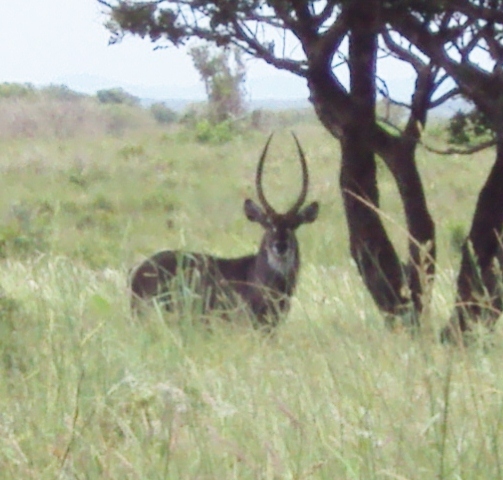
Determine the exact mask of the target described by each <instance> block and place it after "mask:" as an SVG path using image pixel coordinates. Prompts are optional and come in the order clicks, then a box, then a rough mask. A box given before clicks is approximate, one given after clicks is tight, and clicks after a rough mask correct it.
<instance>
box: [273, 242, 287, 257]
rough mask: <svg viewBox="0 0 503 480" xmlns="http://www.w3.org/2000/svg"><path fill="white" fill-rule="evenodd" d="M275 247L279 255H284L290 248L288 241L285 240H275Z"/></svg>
mask: <svg viewBox="0 0 503 480" xmlns="http://www.w3.org/2000/svg"><path fill="white" fill-rule="evenodd" d="M273 248H274V251H275V252H276V254H277V255H284V254H285V253H286V251H287V249H288V243H287V242H285V241H277V242H274V244H273Z"/></svg>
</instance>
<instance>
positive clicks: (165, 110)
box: [150, 102, 178, 125]
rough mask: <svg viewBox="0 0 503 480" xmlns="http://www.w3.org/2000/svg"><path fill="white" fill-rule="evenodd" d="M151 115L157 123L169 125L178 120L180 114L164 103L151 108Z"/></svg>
mask: <svg viewBox="0 0 503 480" xmlns="http://www.w3.org/2000/svg"><path fill="white" fill-rule="evenodd" d="M150 113H151V114H152V116H153V117H154V118H155V120H156V121H157V123H160V124H164V125H167V124H169V123H174V122H176V121H177V120H178V114H177V113H176V112H175V111H174V110H172V109H171V108H169V107H168V106H167V105H166V104H165V103H164V102H156V103H153V104H152V105H151V106H150Z"/></svg>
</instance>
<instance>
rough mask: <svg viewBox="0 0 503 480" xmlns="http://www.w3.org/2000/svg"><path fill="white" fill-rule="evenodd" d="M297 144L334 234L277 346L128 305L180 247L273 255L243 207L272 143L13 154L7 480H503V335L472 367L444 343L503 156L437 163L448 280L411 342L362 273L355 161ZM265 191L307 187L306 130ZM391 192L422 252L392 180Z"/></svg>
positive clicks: (311, 241) (6, 149) (3, 341)
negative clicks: (138, 265) (345, 188)
mask: <svg viewBox="0 0 503 480" xmlns="http://www.w3.org/2000/svg"><path fill="white" fill-rule="evenodd" d="M296 131H297V134H298V135H299V137H300V140H301V142H302V144H303V146H304V148H305V151H306V154H307V157H308V162H309V168H310V173H311V190H310V194H309V195H310V198H313V199H315V198H316V199H319V200H320V201H321V215H320V219H319V220H318V221H317V222H316V223H315V224H313V225H312V226H308V227H305V228H303V229H301V230H300V232H299V237H300V238H299V241H300V244H301V253H302V261H303V266H302V270H301V278H300V283H299V288H298V290H297V294H296V296H295V298H294V301H293V308H292V311H291V313H290V314H289V316H288V318H287V319H286V321H285V322H284V323H283V324H282V325H281V326H280V327H279V328H278V330H277V331H276V333H275V335H273V336H272V337H265V336H263V335H261V334H260V333H259V332H256V331H254V330H252V329H249V328H246V327H245V326H243V325H233V324H228V323H225V322H222V321H219V319H217V318H215V319H214V322H212V328H211V330H209V329H208V328H207V327H205V326H204V325H202V324H201V323H200V322H198V319H197V318H192V317H190V316H189V315H182V316H181V318H174V317H173V316H172V315H171V316H170V315H164V314H163V313H162V312H160V311H156V310H152V311H151V312H149V314H148V315H147V316H146V317H145V318H144V319H142V320H141V321H140V320H138V319H135V318H133V317H132V316H131V315H130V312H129V299H128V295H127V289H126V279H127V271H128V269H129V267H130V266H132V265H133V264H134V263H135V262H136V261H138V260H140V259H141V258H144V257H145V256H146V255H149V254H151V253H152V252H154V251H155V250H157V249H160V248H184V249H189V250H195V251H203V252H211V253H214V254H218V255H227V256H233V255H241V254H245V253H248V252H250V251H253V249H255V248H257V242H258V239H259V236H260V230H259V228H258V227H256V226H255V225H252V224H250V223H249V222H247V221H246V219H245V217H244V215H243V213H242V202H243V200H244V199H245V198H246V197H247V196H252V197H253V196H254V195H255V192H254V186H253V178H254V172H255V166H256V162H257V158H258V155H259V153H260V149H261V147H262V144H263V142H264V141H265V138H264V136H263V134H259V133H253V132H251V133H249V135H247V136H241V137H238V138H236V139H235V140H234V141H232V142H231V143H229V144H226V145H223V146H215V145H213V146H211V145H210V146H208V145H204V146H202V145H198V144H195V143H193V142H192V141H190V139H187V138H185V137H180V136H179V135H178V134H177V133H176V132H169V131H160V130H156V129H153V130H152V131H151V132H144V131H143V132H142V131H140V132H134V131H133V132H131V133H130V134H128V135H127V136H126V137H123V138H117V137H116V136H109V135H97V136H93V137H91V138H89V137H86V136H84V135H82V136H75V137H71V138H61V139H55V138H54V137H49V138H48V137H45V138H44V137H42V138H40V137H34V138H32V139H30V140H27V139H25V138H17V139H12V138H7V139H0V147H1V148H0V171H1V173H2V175H1V188H0V200H1V202H0V205H1V207H0V253H1V254H2V256H3V259H2V261H1V262H0V272H1V276H0V284H1V286H2V293H1V295H0V332H1V335H0V360H1V361H0V375H1V377H0V378H1V379H2V381H1V382H0V471H1V472H2V474H1V476H2V478H5V479H9V478H13V479H14V478H15V479H19V478H26V479H29V478H33V479H44V478H47V479H49V478H50V479H53V478H103V479H119V478H120V479H124V478H131V479H156V478H163V479H165V478H170V479H171V478H172V479H248V478H249V479H262V478H263V479H290V478H291V479H307V478H316V479H318V478H319V479H334V478H341V479H342V478H344V479H346V478H347V479H352V478H354V479H373V478H376V479H377V478H379V479H381V478H382V479H386V478H390V479H403V478H407V479H426V478H444V479H457V478H463V479H469V478H503V474H502V472H501V464H502V461H501V456H502V454H503V450H502V445H501V441H502V433H501V422H502V419H503V402H502V393H501V392H502V391H503V373H502V370H501V368H500V358H501V354H502V349H503V347H502V346H503V338H502V335H501V329H500V328H498V329H497V330H496V332H495V334H494V335H493V337H492V338H491V342H485V341H484V338H483V337H482V336H481V341H480V343H475V344H474V345H472V346H471V347H470V348H469V349H459V348H447V347H443V346H441V345H440V344H439V342H438V338H437V334H436V333H437V331H438V330H439V328H440V327H441V326H442V325H443V324H444V322H445V321H446V320H447V319H448V316H449V314H450V310H451V307H452V299H453V291H454V277H455V275H454V272H455V270H456V268H457V265H458V262H459V253H458V252H457V249H456V248H457V247H456V244H455V242H452V237H453V235H458V234H459V233H458V231H459V229H464V228H467V226H468V224H469V221H470V216H471V212H472V211H473V208H474V202H475V199H476V194H477V191H478V189H479V188H480V186H481V184H482V182H483V179H484V175H485V172H487V170H488V169H489V168H490V164H491V156H490V154H485V155H484V154H479V155H478V156H477V157H475V158H474V159H473V160H471V161H469V160H466V159H460V158H456V157H449V158H439V157H437V156H434V155H432V154H428V153H425V152H421V158H420V168H421V171H422V173H423V176H424V179H425V186H426V189H427V194H428V199H429V203H430V206H431V208H432V211H433V214H434V216H435V218H436V220H437V221H438V222H439V271H440V274H439V276H438V279H437V283H436V286H435V290H434V296H433V306H432V309H431V314H430V317H429V318H427V319H425V322H427V324H428V325H431V329H426V332H425V333H423V334H421V335H419V336H417V337H416V338H413V339H412V338H410V336H409V335H408V334H407V333H406V332H400V331H398V332H394V333H391V332H389V331H387V330H386V329H385V328H384V322H383V320H382V318H381V317H380V315H379V313H378V312H377V310H376V308H375V306H374V305H373V303H372V301H371V299H370V297H369V295H368V293H367V292H366V291H365V289H364V287H363V284H362V282H361V280H360V278H359V277H358V275H357V273H356V268H355V266H354V265H353V264H352V262H351V261H350V259H349V258H348V246H347V231H346V226H345V223H344V217H343V213H342V206H341V202H340V195H339V192H338V187H337V183H338V182H337V170H338V150H337V145H336V143H335V142H334V140H333V139H331V138H330V137H329V136H328V135H327V134H326V133H324V132H323V131H322V130H321V128H320V127H318V126H316V125H314V124H313V125H304V126H303V128H298V129H297V128H296ZM453 172H455V174H453ZM264 175H265V178H264V181H265V189H266V193H267V195H268V197H270V198H271V203H273V204H274V205H275V206H277V207H278V209H281V208H286V207H287V206H288V204H289V202H290V201H291V199H293V198H295V196H296V194H297V192H298V189H299V188H300V172H299V167H298V165H297V159H296V153H295V145H294V143H293V141H292V139H291V137H290V135H289V133H288V132H283V131H279V132H277V136H276V137H275V139H274V141H273V143H272V145H271V149H270V157H269V160H268V163H267V165H266V171H265V174H264ZM380 185H381V190H382V201H383V209H384V211H385V212H386V213H387V214H388V215H389V217H390V218H391V219H392V221H387V227H388V228H389V230H390V234H391V235H392V236H393V238H394V239H395V241H396V242H397V243H398V244H399V245H400V248H402V249H403V248H404V246H405V244H406V238H404V234H403V230H402V229H401V228H400V224H401V222H402V212H401V206H400V204H399V203H398V201H397V198H398V196H397V194H396V189H395V187H394V185H393V183H392V180H391V178H390V177H389V175H388V174H387V173H386V171H385V169H384V168H380ZM453 232H454V233H453Z"/></svg>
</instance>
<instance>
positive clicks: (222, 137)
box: [195, 119, 234, 143]
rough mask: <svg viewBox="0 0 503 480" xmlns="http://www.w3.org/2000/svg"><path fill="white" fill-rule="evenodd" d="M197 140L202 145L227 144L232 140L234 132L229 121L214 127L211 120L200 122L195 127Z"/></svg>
mask: <svg viewBox="0 0 503 480" xmlns="http://www.w3.org/2000/svg"><path fill="white" fill-rule="evenodd" d="M195 130H196V140H197V141H198V142H201V143H226V142H229V141H230V140H232V137H233V136H234V130H233V128H232V123H231V122H230V121H229V120H226V121H225V122H221V123H217V124H216V125H213V124H212V123H211V122H210V121H209V120H206V119H205V120H200V121H199V122H198V123H197V124H196V127H195Z"/></svg>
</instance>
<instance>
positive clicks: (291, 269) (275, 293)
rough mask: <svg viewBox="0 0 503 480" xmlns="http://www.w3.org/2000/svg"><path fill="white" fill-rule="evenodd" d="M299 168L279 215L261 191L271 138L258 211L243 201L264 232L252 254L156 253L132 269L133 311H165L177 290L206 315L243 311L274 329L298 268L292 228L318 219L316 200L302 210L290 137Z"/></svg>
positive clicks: (302, 194)
mask: <svg viewBox="0 0 503 480" xmlns="http://www.w3.org/2000/svg"><path fill="white" fill-rule="evenodd" d="M292 135H293V137H294V139H295V142H296V144H297V150H298V154H299V158H300V163H301V167H302V190H301V192H300V195H299V197H298V199H297V201H296V202H295V203H294V205H293V206H292V207H291V208H290V209H289V210H288V211H287V212H286V213H278V212H276V211H275V210H274V209H273V207H272V206H271V205H270V204H269V202H268V201H267V200H266V198H265V195H264V192H263V189H262V171H263V167H264V160H265V158H266V155H267V149H268V147H269V143H270V142H271V139H272V135H271V136H270V137H269V139H268V140H267V142H266V144H265V147H264V149H263V151H262V154H261V157H260V160H259V163H258V166H257V173H256V178H255V185H256V189H257V196H258V199H259V202H260V204H261V206H262V208H261V207H260V206H259V205H257V204H256V203H255V202H254V201H253V200H250V199H247V200H245V202H244V211H245V215H246V216H247V218H248V220H250V221H251V222H258V223H259V224H260V225H261V226H262V228H263V229H264V234H263V236H262V242H261V244H260V248H259V250H258V252H257V253H256V254H253V255H248V256H245V257H239V258H219V257H214V256H211V255H204V254H201V253H188V252H181V251H173V250H164V251H161V252H158V253H156V254H154V255H153V256H151V257H150V258H148V259H147V260H145V261H144V262H142V263H141V264H140V265H139V266H138V267H136V268H135V269H134V270H133V273H132V275H131V279H130V288H131V294H132V307H133V309H134V310H136V309H137V308H138V306H139V304H140V303H142V302H144V301H148V300H153V299H156V300H158V301H159V302H162V303H163V304H164V305H165V307H166V308H167V309H168V310H172V309H173V307H174V304H175V298H176V294H179V292H180V289H186V288H187V287H188V289H189V290H190V291H192V292H195V293H196V294H197V295H198V296H199V299H200V300H201V306H202V309H203V311H204V312H208V311H210V310H221V311H223V312H224V313H227V312H229V311H230V310H232V309H235V308H240V307H243V306H244V308H245V309H246V310H247V312H248V313H251V314H252V318H253V320H254V321H255V322H257V324H258V325H269V326H273V325H275V324H276V323H277V321H278V320H279V318H280V315H283V314H286V313H287V312H288V310H289V307H290V297H291V296H292V295H293V293H294V290H295V285H296V283H297V275H298V272H299V267H300V258H299V245H298V242H297V238H296V235H295V231H296V229H297V228H298V227H299V226H300V225H302V224H304V223H312V222H314V221H315V220H316V218H317V216H318V208H319V206H318V202H313V203H311V204H309V205H308V206H306V207H303V208H302V205H303V203H304V201H305V199H306V195H307V189H308V182H309V176H308V171H307V164H306V160H305V156H304V153H303V151H302V148H301V146H300V143H299V141H298V140H297V137H296V136H295V135H294V134H293V133H292Z"/></svg>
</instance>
